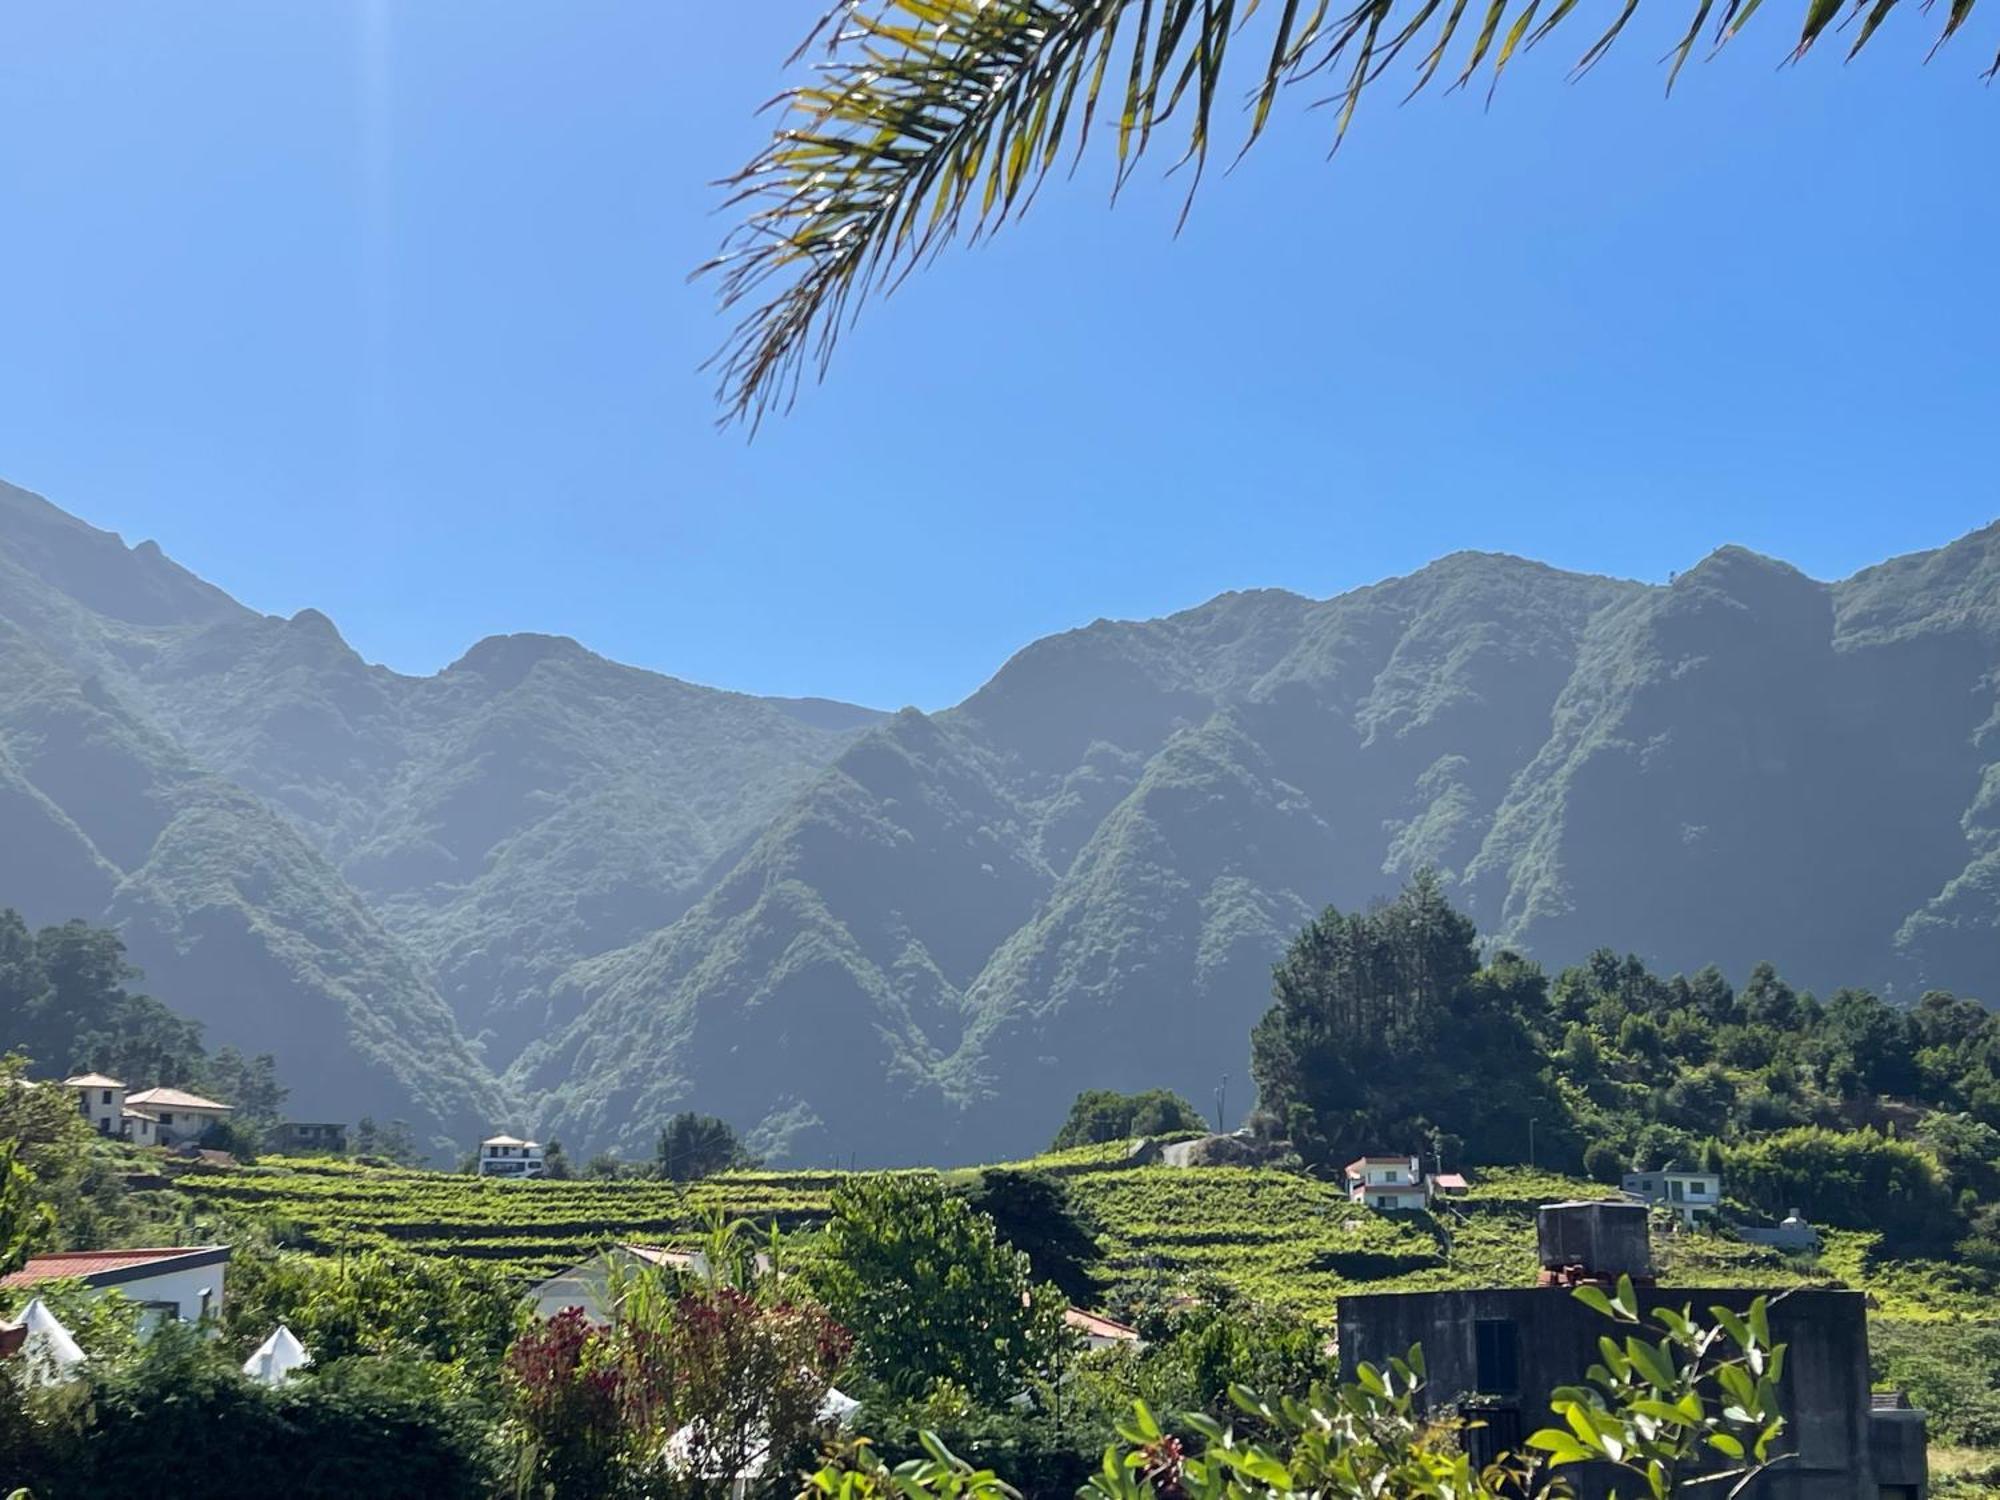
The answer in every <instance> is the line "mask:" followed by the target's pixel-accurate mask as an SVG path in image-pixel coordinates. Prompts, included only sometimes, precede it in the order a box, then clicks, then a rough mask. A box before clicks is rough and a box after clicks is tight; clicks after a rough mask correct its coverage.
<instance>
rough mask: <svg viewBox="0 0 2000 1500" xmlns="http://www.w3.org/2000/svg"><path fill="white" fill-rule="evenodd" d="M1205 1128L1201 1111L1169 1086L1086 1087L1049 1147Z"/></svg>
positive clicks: (1064, 1148) (1095, 1143)
mask: <svg viewBox="0 0 2000 1500" xmlns="http://www.w3.org/2000/svg"><path fill="white" fill-rule="evenodd" d="M1207 1128H1208V1127H1207V1123H1206V1122H1205V1121H1204V1120H1203V1119H1202V1117H1201V1114H1200V1112H1199V1111H1197V1110H1196V1109H1195V1107H1194V1106H1193V1105H1192V1104H1190V1103H1188V1102H1187V1100H1185V1099H1183V1098H1182V1097H1181V1096H1180V1095H1179V1094H1176V1093H1174V1092H1173V1091H1172V1090H1171V1089H1148V1090H1146V1091H1145V1092H1143V1093H1138V1094H1121V1093H1119V1092H1118V1091H1117V1090H1115V1089H1085V1090H1084V1091H1083V1092H1082V1093H1080V1094H1078V1095H1077V1096H1076V1102H1075V1103H1073V1104H1072V1105H1070V1107H1069V1118H1068V1119H1066V1120H1064V1121H1063V1125H1062V1129H1061V1130H1058V1131H1057V1132H1056V1138H1055V1141H1054V1143H1053V1144H1052V1145H1051V1146H1050V1147H1049V1149H1050V1150H1052V1151H1067V1150H1069V1149H1070V1147H1072V1146H1094V1145H1098V1144H1100V1143H1102V1142H1104V1141H1123V1140H1130V1139H1132V1138H1133V1137H1135V1136H1146V1135H1172V1134H1174V1133H1176V1132H1178V1131H1183V1130H1205V1129H1207Z"/></svg>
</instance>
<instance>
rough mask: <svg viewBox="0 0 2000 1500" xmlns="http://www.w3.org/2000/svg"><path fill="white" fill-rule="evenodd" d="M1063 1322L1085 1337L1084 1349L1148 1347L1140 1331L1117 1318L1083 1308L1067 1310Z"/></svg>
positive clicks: (1064, 1311)
mask: <svg viewBox="0 0 2000 1500" xmlns="http://www.w3.org/2000/svg"><path fill="white" fill-rule="evenodd" d="M1063 1322H1064V1323H1065V1324H1067V1325H1068V1327H1069V1328H1070V1330H1071V1331H1072V1332H1074V1333H1078V1334H1081V1335H1082V1336H1083V1347H1084V1348H1086V1349H1117V1348H1121V1347H1130V1348H1133V1349H1143V1348H1145V1347H1146V1341H1145V1340H1144V1339H1142V1338H1141V1337H1139V1330H1138V1329H1136V1328H1132V1327H1129V1326H1127V1325H1126V1324H1124V1323H1121V1322H1119V1321H1118V1320H1117V1319H1116V1318H1107V1317H1105V1316H1104V1314H1103V1313H1094V1312H1090V1311H1088V1310H1087V1309H1085V1308H1081V1307H1070V1308H1065V1309H1064V1310H1063Z"/></svg>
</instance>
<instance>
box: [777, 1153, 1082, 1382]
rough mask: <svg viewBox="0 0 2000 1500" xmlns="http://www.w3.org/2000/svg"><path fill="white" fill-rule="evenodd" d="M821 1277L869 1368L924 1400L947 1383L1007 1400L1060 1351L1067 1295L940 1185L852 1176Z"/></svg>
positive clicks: (915, 1177) (836, 1206)
mask: <svg viewBox="0 0 2000 1500" xmlns="http://www.w3.org/2000/svg"><path fill="white" fill-rule="evenodd" d="M832 1206H833V1215H832V1218H831V1219H830V1220H829V1222H828V1224H827V1230H826V1243H827V1252H828V1253H827V1255H826V1257H825V1259H824V1261H822V1262H821V1263H820V1264H819V1265H818V1266H817V1267H816V1268H815V1270H814V1273H813V1274H814V1276H815V1279H816V1281H817V1282H818V1285H819V1290H820V1293H821V1295H822V1296H823V1297H824V1298H825V1301H826V1305H827V1308H828V1310H829V1311H830V1312H832V1314H833V1316H834V1317H835V1319H836V1320H838V1321H839V1323H840V1324H841V1326H842V1327H844V1328H846V1329H847V1330H848V1331H849V1332H850V1333H852V1334H853V1335H854V1338H855V1344H856V1351H857V1353H858V1355H859V1357H860V1360H861V1363H862V1365H863V1367H864V1368H865V1369H866V1370H867V1372H868V1373H869V1374H870V1375H871V1376H873V1377H874V1378H875V1379H877V1380H879V1381H881V1382H882V1383H883V1384H884V1385H885V1386H888V1387H890V1388H892V1389H898V1390H907V1391H909V1392H910V1393H911V1394H915V1395H922V1394H924V1393H925V1392H926V1391H928V1390H930V1389H931V1388H932V1387H934V1386H936V1385H937V1384H938V1383H939V1382H940V1381H949V1382H951V1383H952V1384H953V1385H955V1386H957V1387H958V1388H959V1389H960V1390H963V1391H966V1392H969V1393H970V1394H972V1395H973V1396H974V1397H976V1398H979V1399H982V1400H1003V1399H1005V1398H1006V1397H1008V1396H1010V1395H1012V1394H1014V1392H1015V1391H1017V1390H1019V1389H1020V1386H1021V1383H1022V1382H1023V1381H1024V1380H1026V1379H1028V1378H1029V1377H1031V1376H1033V1375H1036V1374H1039V1373H1041V1372H1043V1371H1044V1370H1045V1369H1046V1368H1047V1366H1048V1363H1049V1360H1050V1359H1051V1358H1052V1356H1053V1355H1054V1353H1055V1351H1056V1350H1057V1349H1058V1348H1059V1347H1060V1346H1061V1343H1062V1340H1063V1337H1064V1330H1063V1325H1062V1299H1061V1298H1060V1297H1059V1296H1057V1295H1055V1294H1054V1293H1053V1290H1052V1289H1051V1288H1048V1287H1037V1286H1035V1284H1034V1280H1033V1272H1032V1266H1031V1264H1030V1262H1029V1259H1028V1257H1027V1256H1026V1255H1025V1254H1023V1253H1022V1252H1021V1251H1019V1250H1015V1249H1012V1248H1010V1247H1009V1246H1007V1245H1004V1244H1002V1243H1001V1242H1000V1239H999V1236H998V1234H997V1232H996V1231H995V1228H994V1224H993V1221H992V1220H991V1219H989V1218H987V1217H986V1216H985V1215H983V1214H980V1213H977V1212H975V1211H974V1210H973V1208H972V1207H971V1205H970V1204H968V1203H967V1202H966V1201H965V1200H964V1199H963V1198H960V1197H958V1196H956V1195H954V1194H952V1193H950V1192H947V1191H946V1190H945V1187H944V1185H943V1184H942V1183H940V1182H939V1181H938V1180H937V1179H936V1178H935V1177H932V1176H929V1175H925V1174H916V1173H911V1174H896V1175H886V1176H879V1177H856V1178H851V1179H849V1180H848V1181H846V1182H843V1183H842V1184H841V1185H840V1186H839V1187H837V1188H836V1189H834V1192H833V1205H832Z"/></svg>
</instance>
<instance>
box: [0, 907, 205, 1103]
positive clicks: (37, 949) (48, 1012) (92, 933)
mask: <svg viewBox="0 0 2000 1500" xmlns="http://www.w3.org/2000/svg"><path fill="white" fill-rule="evenodd" d="M138 978H139V974H138V971H137V970H136V969H134V968H133V967H132V966H131V965H130V964H129V963H127V962H126V959H125V946H124V944H123V943H122V942H121V941H120V940H119V938H118V934H117V933H115V932H113V931H111V930H110V929H109V928H103V927H92V926H90V925H89V924H88V923H85V922H80V921H73V922H65V923H63V924H62V925H60V926H56V927H44V928H43V929H42V930H41V931H40V932H37V933H30V932H29V930H28V927H27V924H26V923H25V922H23V921H22V920H21V916H20V913H18V912H16V911H13V910H11V909H7V910H0V1049H7V1050H14V1051H19V1052H23V1053H25V1054H27V1055H28V1056H29V1057H32V1058H34V1059H35V1061H36V1063H37V1064H39V1065H40V1066H41V1067H42V1068H44V1069H46V1070H47V1071H49V1072H53V1073H54V1074H56V1075H57V1076H58V1077H60V1076H61V1075H63V1074H65V1073H71V1072H87V1071H89V1072H99V1073H110V1074H112V1075H114V1076H116V1077H119V1078H122V1079H124V1080H125V1081H126V1082H127V1083H129V1084H131V1085H133V1086H134V1087H135V1088H136V1087H144V1086H152V1085H157V1084H168V1085H173V1086H178V1087H187V1086H190V1085H194V1084H197V1083H199V1082H201V1080H202V1076H203V1068H204V1066H205V1059H204V1057H203V1054H202V1047H201V1028H200V1027H199V1026H197V1025H196V1024H195V1023H194V1022H192V1021H187V1020H183V1019H182V1018H181V1017H179V1016H177V1015H175V1014H174V1013H173V1012H172V1011H170V1010H168V1009H167V1008H166V1007H165V1006H164V1005H162V1004H160V1003H159V1002H158V1001H157V1000H154V999H151V998H150V997H148V996H145V995H139V994H134V993H132V992H131V991H130V990H129V989H128V988H127V986H129V985H131V984H133V983H135V982H137V980H138Z"/></svg>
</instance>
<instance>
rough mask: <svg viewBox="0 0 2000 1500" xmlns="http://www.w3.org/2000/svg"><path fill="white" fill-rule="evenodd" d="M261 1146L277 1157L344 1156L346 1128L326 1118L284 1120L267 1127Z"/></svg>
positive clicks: (345, 1150)
mask: <svg viewBox="0 0 2000 1500" xmlns="http://www.w3.org/2000/svg"><path fill="white" fill-rule="evenodd" d="M264 1145H265V1148H266V1149H267V1150H271V1151H275V1152H277V1153H278V1154H279V1155H280V1156H345V1155H346V1154H347V1127H346V1126H345V1125H337V1124H333V1123H331V1122H327V1121H307V1120H284V1121H281V1122H279V1123H278V1124H276V1125H273V1126H272V1127H271V1129H270V1132H269V1134H268V1135H267V1136H266V1137H265V1141H264Z"/></svg>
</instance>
